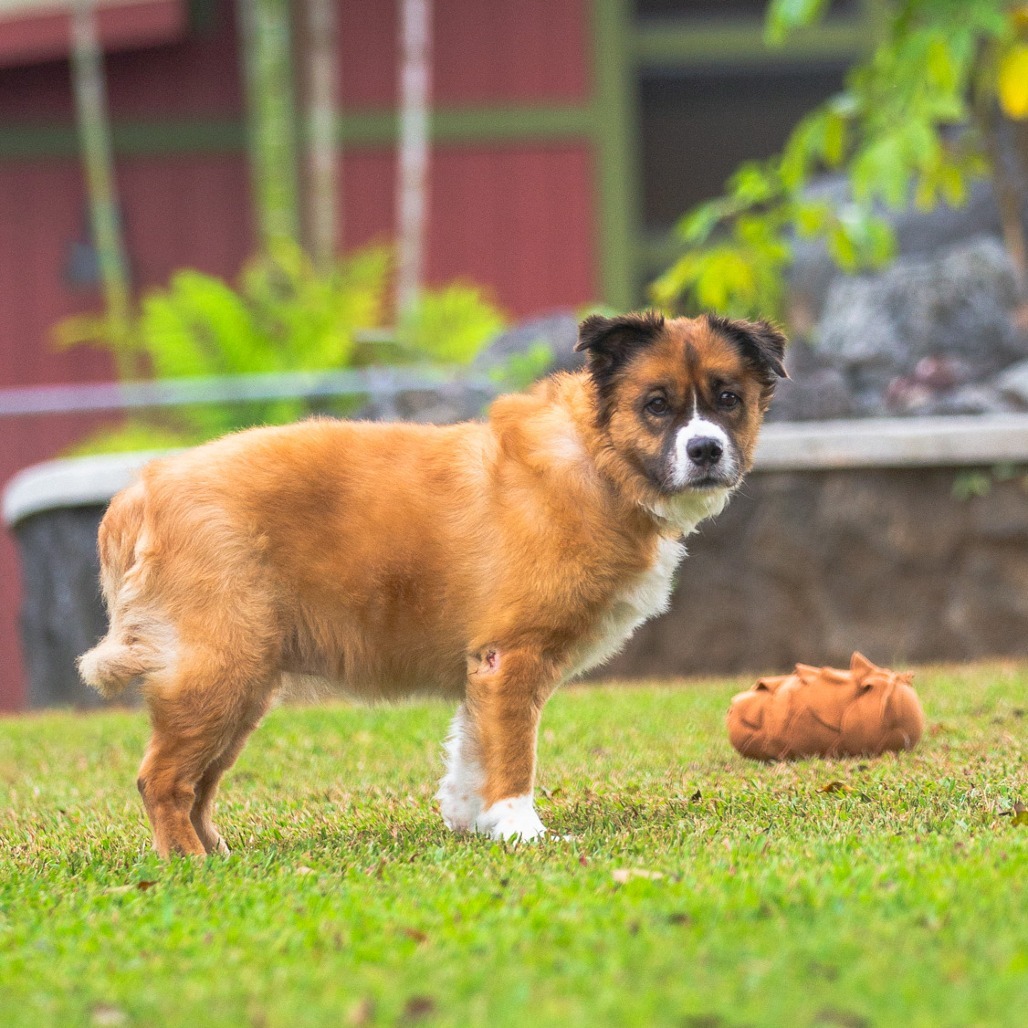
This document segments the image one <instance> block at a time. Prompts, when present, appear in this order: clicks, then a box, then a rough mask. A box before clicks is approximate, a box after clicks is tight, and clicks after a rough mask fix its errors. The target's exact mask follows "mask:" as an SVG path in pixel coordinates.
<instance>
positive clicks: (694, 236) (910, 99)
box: [652, 0, 1028, 316]
mask: <svg viewBox="0 0 1028 1028" xmlns="http://www.w3.org/2000/svg"><path fill="white" fill-rule="evenodd" d="M883 6H884V11H885V13H886V14H887V27H886V31H885V34H884V38H883V39H882V40H881V42H880V44H879V45H878V46H877V48H876V49H875V50H874V52H873V54H872V55H871V56H870V58H869V59H868V60H866V61H865V62H863V63H860V64H858V65H857V66H855V67H854V68H853V69H852V70H851V71H850V72H849V74H848V75H847V77H846V83H845V88H844V89H843V91H842V92H840V93H838V94H837V95H835V96H833V97H832V98H830V99H829V100H828V101H827V102H826V103H824V104H823V105H822V106H821V107H819V108H817V109H816V110H815V111H813V112H812V113H811V114H809V115H807V116H806V117H805V118H804V119H803V120H802V121H801V122H800V123H799V124H798V125H797V126H796V127H795V129H794V130H793V132H792V134H791V135H790V136H789V138H788V140H787V142H786V144H785V146H784V148H783V150H782V152H781V153H780V154H778V155H777V156H775V157H773V158H771V159H770V160H766V161H751V162H747V163H745V164H743V165H742V166H741V167H740V168H739V169H738V170H737V171H736V172H735V174H734V175H733V176H732V177H731V179H730V180H729V181H728V184H727V191H726V193H725V195H724V196H721V197H718V198H716V199H714V200H711V201H708V202H707V203H704V204H701V205H700V206H698V207H697V208H695V209H694V210H692V211H690V212H689V213H688V214H686V215H685V216H684V217H683V218H682V220H681V221H680V222H679V224H678V225H677V228H676V233H677V236H678V238H679V239H680V240H681V242H682V243H683V245H684V247H685V249H684V252H683V254H682V255H681V256H680V257H679V258H678V259H677V260H676V261H675V263H674V264H673V265H672V266H671V267H670V268H669V269H668V270H667V271H666V272H665V273H664V274H663V275H661V277H660V278H658V279H657V281H656V282H655V283H654V284H653V286H652V294H653V297H654V299H655V300H656V301H657V302H658V303H660V304H662V305H664V306H666V307H671V308H673V307H677V306H681V307H685V308H700V307H702V308H715V309H717V310H722V311H726V312H729V313H734V314H739V315H752V314H757V313H764V314H767V313H775V314H778V315H779V316H781V315H782V314H783V305H784V299H785V292H784V288H785V287H784V277H785V276H784V273H785V271H786V269H787V267H788V265H789V263H790V261H791V258H792V253H793V246H794V242H795V240H796V239H814V238H818V239H823V240H824V241H825V242H826V244H827V247H828V250H829V253H830V254H831V256H832V258H833V259H834V260H835V262H836V263H837V264H838V265H839V267H841V268H842V269H843V270H845V271H847V272H855V271H859V270H862V269H867V268H874V267H878V266H881V265H883V264H885V263H887V262H888V261H889V260H890V259H891V258H892V257H893V255H894V253H895V239H894V234H893V230H892V228H891V226H890V224H889V222H888V221H887V220H886V218H885V217H884V216H883V209H887V208H892V209H897V208H902V207H905V206H906V205H907V204H908V203H909V202H910V201H911V200H913V202H914V203H915V204H916V205H917V206H918V207H919V208H921V209H925V210H927V209H929V208H931V207H933V206H934V205H935V204H936V203H937V202H938V201H939V200H940V199H941V200H943V201H945V202H947V203H949V204H953V205H958V204H961V203H963V202H964V200H965V198H966V196H967V189H968V185H969V183H970V182H971V180H973V179H974V178H976V177H978V176H982V175H985V174H990V173H991V174H992V175H993V176H994V178H995V180H996V187H997V195H998V197H999V199H1000V208H1001V215H1002V217H1003V223H1004V229H1005V235H1006V242H1007V246H1008V249H1009V250H1010V252H1011V256H1012V257H1013V259H1014V262H1015V265H1017V266H1018V268H1019V270H1020V272H1021V274H1022V276H1023V275H1024V266H1025V246H1024V227H1023V225H1022V224H1021V222H1020V203H1021V201H1022V200H1023V198H1022V197H1020V196H1018V195H1017V188H1016V185H1015V184H1014V182H1013V180H1012V179H1010V178H1009V176H1007V175H1006V172H1005V170H1004V168H1003V166H1002V163H1001V162H1000V161H998V160H997V159H996V146H997V131H998V125H999V121H1000V120H1001V119H1002V118H1003V117H1006V118H1009V119H1014V120H1018V119H1025V118H1028V74H1024V75H1022V74H1020V72H1021V71H1022V70H1025V69H1028V7H1025V6H1017V7H1014V5H1012V4H1011V3H1010V2H1009V0H892V2H888V3H885V4H884V5H883ZM826 7H827V3H826V2H825V0H771V3H770V4H769V6H768V13H767V21H766V28H767V37H768V40H769V42H771V43H777V42H781V40H782V39H783V38H784V37H785V36H786V35H787V34H788V33H789V32H790V31H792V30H793V29H795V28H798V27H801V26H806V25H810V24H812V23H814V22H815V21H817V20H818V19H819V18H820V17H821V16H822V15H823V13H824V11H825V9H826ZM1018 127H1019V128H1020V126H1018ZM1020 140H1021V144H1022V149H1023V151H1024V152H1023V154H1021V157H1022V160H1023V162H1024V163H1025V165H1026V167H1028V135H1026V134H1024V133H1022V134H1021V136H1020ZM824 171H836V172H842V173H844V174H845V176H846V178H847V179H848V183H849V198H848V199H847V200H846V201H845V202H844V203H842V204H841V205H839V204H832V203H829V202H827V201H825V200H823V199H820V198H818V197H817V196H816V195H814V194H812V193H811V191H810V190H808V188H807V187H808V186H809V185H810V183H811V181H812V179H813V178H814V177H815V176H816V175H818V174H820V173H822V172H824Z"/></svg>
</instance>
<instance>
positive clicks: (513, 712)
mask: <svg viewBox="0 0 1028 1028" xmlns="http://www.w3.org/2000/svg"><path fill="white" fill-rule="evenodd" d="M557 678H558V676H557V673H556V670H555V668H553V666H552V665H551V664H550V662H548V661H546V660H545V659H543V658H542V657H540V656H539V654H538V652H537V651H534V650H530V649H527V648H525V649H511V650H505V649H504V648H503V647H502V646H488V647H485V648H483V649H482V650H481V651H478V652H475V653H472V654H469V656H468V687H467V698H466V700H465V703H464V706H463V708H462V715H461V714H459V715H458V716H459V717H460V716H463V719H464V728H465V730H466V731H467V732H468V734H469V736H470V737H469V738H468V739H467V741H466V747H467V752H468V753H469V754H470V755H471V756H472V759H474V760H475V762H476V764H477V767H476V769H475V770H476V775H475V778H476V779H477V781H476V783H475V784H476V785H478V796H477V800H478V802H477V803H476V804H475V807H476V808H477V809H476V811H475V816H474V820H473V821H471V823H470V827H471V828H472V829H473V830H474V831H476V832H482V833H483V834H486V835H491V836H492V837H493V838H494V839H522V840H529V839H536V838H538V837H539V836H541V835H542V834H543V833H544V832H545V831H546V829H545V828H544V827H543V824H542V822H541V821H540V820H539V815H538V814H536V812H535V806H534V804H533V787H534V784H535V749H536V736H537V734H538V730H539V715H540V713H541V712H542V708H543V704H544V703H545V702H546V700H547V698H548V697H549V695H550V693H551V692H552V691H553V688H554V686H555V685H556V682H557ZM444 814H445V811H444Z"/></svg>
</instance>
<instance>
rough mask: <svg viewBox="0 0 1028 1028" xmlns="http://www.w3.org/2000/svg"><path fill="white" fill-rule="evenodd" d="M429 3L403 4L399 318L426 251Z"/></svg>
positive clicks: (417, 283) (414, 291)
mask: <svg viewBox="0 0 1028 1028" xmlns="http://www.w3.org/2000/svg"><path fill="white" fill-rule="evenodd" d="M431 14H432V5H431V2H430V0H401V17H400V20H401V26H400V137H399V141H398V147H399V152H398V155H397V163H398V170H397V258H396V315H397V318H398V319H399V318H402V316H403V315H404V314H405V313H406V312H407V311H409V310H411V309H412V308H413V307H414V306H416V304H417V302H418V298H419V295H420V292H421V285H422V279H423V274H424V272H423V268H424V251H425V221H426V212H427V194H428V157H429V153H428V122H429V94H430V91H431V51H432V37H431Z"/></svg>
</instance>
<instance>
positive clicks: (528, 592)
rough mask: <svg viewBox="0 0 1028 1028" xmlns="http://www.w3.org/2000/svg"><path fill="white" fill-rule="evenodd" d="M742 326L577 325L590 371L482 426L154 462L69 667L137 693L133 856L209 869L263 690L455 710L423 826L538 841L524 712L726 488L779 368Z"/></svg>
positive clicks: (758, 334) (642, 604)
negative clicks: (143, 850)
mask: <svg viewBox="0 0 1028 1028" xmlns="http://www.w3.org/2000/svg"><path fill="white" fill-rule="evenodd" d="M783 345H784V339H783V338H782V336H781V335H780V334H779V333H778V332H777V331H776V330H775V329H774V328H772V326H770V325H769V324H767V323H766V322H756V323H753V322H740V321H729V320H726V319H721V318H715V317H709V316H708V317H702V318H697V319H685V318H679V319H675V320H669V321H665V320H664V319H663V318H662V317H661V316H659V315H657V314H652V313H646V314H634V315H626V316H623V317H619V318H612V319H609V318H601V317H591V318H588V319H587V320H586V321H585V322H583V324H582V326H581V333H580V340H579V344H578V346H579V349H581V350H584V351H586V353H587V356H588V370H586V371H582V372H579V373H575V374H565V375H557V376H555V377H553V378H550V379H547V380H545V381H543V382H541V383H540V384H539V385H537V386H536V387H535V388H534V389H533V390H532V391H531V392H529V393H528V394H527V395H512V396H504V397H501V398H500V399H498V400H497V401H496V402H495V403H494V404H493V405H492V407H491V409H490V411H489V417H488V420H487V421H485V422H484V423H467V424H460V425H454V426H449V427H425V426H415V425H406V424H392V425H385V424H368V423H351V422H345V421H331V420H313V421H305V422H302V423H299V424H295V425H290V426H286V427H282V428H258V429H251V430H249V431H245V432H240V433H238V434H235V435H231V436H228V437H226V438H224V439H220V440H218V441H216V442H212V443H208V444H207V445H205V446H201V447H198V448H197V449H194V450H191V451H188V452H184V453H180V454H177V455H175V456H172V457H168V458H165V459H161V460H157V461H154V462H153V463H151V464H149V465H148V466H147V467H146V468H145V470H144V471H143V473H142V476H141V478H140V480H139V481H138V482H137V483H136V484H135V485H133V486H131V487H130V488H128V489H126V490H125V491H124V492H122V493H120V494H118V495H117V496H116V497H115V498H114V500H113V501H112V503H111V506H110V509H109V510H108V511H107V514H106V516H105V518H104V520H103V524H102V525H101V528H100V540H99V545H100V556H101V564H102V572H101V580H102V586H103V592H104V597H105V600H106V603H107V607H108V610H109V613H110V630H109V632H108V634H107V636H106V638H104V639H103V640H102V641H101V642H100V643H99V644H98V645H97V646H96V647H95V648H94V649H92V650H90V651H89V652H88V653H86V654H85V655H84V656H83V657H82V658H81V660H80V669H81V672H82V675H83V677H84V679H85V680H86V681H87V682H88V683H89V684H90V685H93V686H94V687H95V688H97V689H98V690H99V691H100V692H102V693H103V694H105V695H108V696H110V695H112V694H114V693H116V692H118V691H119V690H121V689H122V688H124V687H125V686H126V685H128V684H129V683H130V682H132V681H134V680H138V681H139V682H141V683H142V687H143V690H144V693H145V697H146V701H147V703H148V705H149V709H150V715H151V720H152V724H153V736H152V738H151V740H150V744H149V747H148V749H147V752H146V756H145V758H144V760H143V764H142V767H141V769H140V772H139V782H138V784H139V789H140V792H141V793H142V796H143V800H144V803H145V806H146V810H147V813H148V815H149V817H150V821H151V823H152V825H153V831H154V840H155V845H156V848H157V850H158V851H159V852H160V853H162V854H168V853H170V852H180V853H192V854H204V853H211V852H215V851H220V852H225V851H226V846H225V843H224V841H223V840H222V838H221V836H220V835H219V834H218V832H217V831H216V829H215V828H214V826H213V824H212V821H211V808H212V801H213V797H214V793H215V790H216V788H217V784H218V781H219V779H220V778H221V776H222V774H223V773H224V772H225V770H226V769H227V768H228V767H229V766H230V765H231V764H232V762H233V761H234V760H235V759H236V757H237V756H238V754H239V752H240V750H241V749H242V747H243V744H244V743H245V741H246V739H247V737H248V735H249V734H250V732H251V731H252V730H253V729H254V727H255V726H256V725H257V723H258V722H259V721H260V719H261V716H262V715H263V714H264V712H265V710H266V709H267V706H268V704H269V701H270V700H271V698H272V696H273V695H274V693H275V692H276V690H277V689H278V688H279V686H280V684H281V681H282V679H283V676H288V675H291V674H293V675H302V676H316V677H318V678H322V679H325V680H328V681H330V682H332V683H338V685H339V686H341V687H342V688H343V689H345V690H346V691H347V692H349V693H351V694H355V695H357V696H361V697H367V698H374V699H379V698H381V699H391V698H396V697H401V696H406V695H409V694H412V693H416V692H424V691H428V692H434V693H441V694H443V695H445V696H449V697H452V698H453V699H454V700H457V701H458V702H459V704H460V706H459V709H458V712H457V716H456V718H455V719H454V723H453V727H452V731H451V735H450V738H449V740H448V742H447V747H446V749H447V761H448V770H447V774H446V777H445V778H444V779H443V783H442V786H441V789H440V792H439V802H440V806H441V809H442V814H443V817H444V819H445V820H446V823H447V824H448V825H449V826H450V827H451V828H453V829H455V830H461V829H473V830H477V831H482V832H487V833H490V834H492V835H493V836H495V837H497V838H510V837H520V838H532V837H535V836H537V835H539V834H541V833H542V832H543V831H544V829H543V826H542V825H541V823H540V822H539V819H538V817H537V816H536V814H535V811H534V808H533V806H532V790H533V781H534V776H535V744H536V732H537V727H538V723H539V715H540V712H541V710H542V707H543V705H544V703H545V702H546V700H547V698H548V697H549V696H550V694H551V693H552V692H553V690H554V689H555V688H556V686H557V685H558V684H559V683H560V682H561V681H563V680H565V679H567V678H568V677H570V676H571V675H573V674H576V673H578V672H581V671H584V670H586V669H587V668H589V667H592V666H594V665H595V664H597V663H598V662H600V661H602V660H605V659H607V658H608V657H610V656H611V655H612V654H613V653H614V652H616V651H617V649H618V648H619V647H620V646H621V645H622V644H623V643H624V641H625V640H626V639H627V638H628V636H629V635H630V634H631V633H632V631H633V630H634V629H635V628H636V627H637V626H638V625H639V624H641V623H642V622H643V621H644V620H645V619H646V618H648V617H651V616H652V615H654V614H656V613H659V612H660V611H662V610H664V609H665V607H666V605H667V601H668V597H669V594H670V589H671V580H672V575H673V572H674V569H675V567H676V565H677V563H678V561H679V559H680V558H681V557H682V555H683V554H684V549H683V548H682V546H681V543H680V542H679V539H680V537H681V536H682V535H684V534H687V533H688V532H689V531H691V530H692V529H693V528H694V527H695V525H696V524H697V523H698V522H700V521H701V520H702V519H704V518H706V517H708V516H710V515H712V514H715V513H717V512H718V511H720V510H721V508H722V507H723V506H724V504H725V502H726V501H727V499H728V496H729V494H730V493H731V491H732V490H733V489H734V488H735V487H736V486H737V485H738V484H739V482H740V480H741V478H742V476H743V474H744V473H745V472H746V471H747V470H748V469H749V467H750V465H751V463H752V458H753V450H754V446H755V442H756V438H757V432H758V429H759V426H760V423H761V420H762V418H763V414H764V412H765V411H766V409H767V405H768V403H769V401H770V398H771V393H772V391H773V387H774V382H775V380H776V377H778V376H782V375H784V374H785V371H784V368H783V366H782V354H783Z"/></svg>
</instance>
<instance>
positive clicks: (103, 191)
mask: <svg viewBox="0 0 1028 1028" xmlns="http://www.w3.org/2000/svg"><path fill="white" fill-rule="evenodd" d="M71 72H72V89H73V92H74V95H75V112H76V118H77V121H78V132H79V141H80V147H81V150H82V165H83V171H84V173H85V179H86V192H87V195H88V197H89V220H90V228H91V230H92V235H93V245H94V246H95V247H96V254H97V261H98V264H99V268H100V281H101V286H102V289H103V294H104V306H105V308H106V313H107V319H108V323H109V327H110V333H111V342H112V343H113V354H114V361H115V366H116V368H117V372H118V375H119V377H121V378H122V379H130V378H135V377H136V371H137V369H136V361H135V355H134V353H133V352H132V346H131V339H130V335H131V320H132V293H131V286H130V283H129V273H128V262H127V260H126V258H125V248H124V243H123V240H122V234H121V219H120V217H119V214H118V199H117V185H116V181H115V174H114V155H113V150H112V147H111V131H110V122H109V117H108V111H107V90H106V88H105V84H104V69H103V52H102V50H101V49H100V41H99V38H98V36H97V31H96V18H95V12H94V0H75V2H74V4H73V5H72V9H71Z"/></svg>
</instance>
